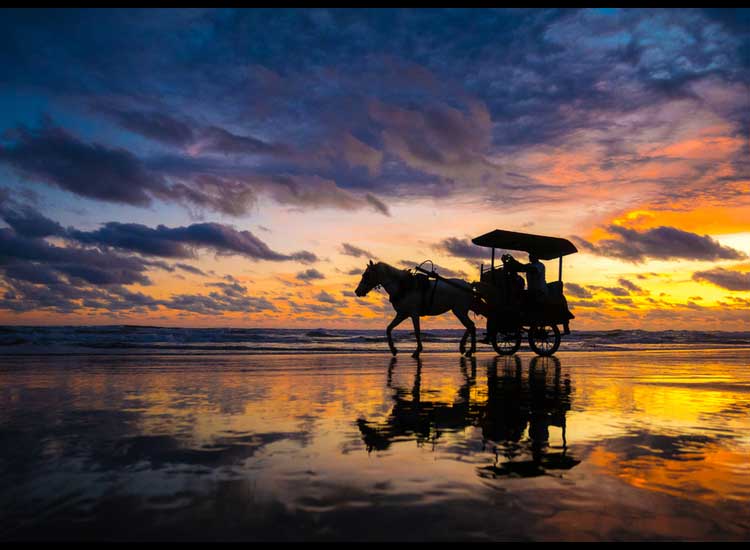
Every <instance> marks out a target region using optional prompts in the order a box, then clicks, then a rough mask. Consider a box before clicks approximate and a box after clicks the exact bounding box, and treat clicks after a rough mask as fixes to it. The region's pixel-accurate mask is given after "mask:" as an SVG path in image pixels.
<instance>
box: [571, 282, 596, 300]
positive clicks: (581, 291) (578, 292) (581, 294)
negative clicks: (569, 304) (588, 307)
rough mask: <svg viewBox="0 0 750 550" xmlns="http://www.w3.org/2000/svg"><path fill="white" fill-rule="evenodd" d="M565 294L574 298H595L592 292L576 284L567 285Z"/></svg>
mask: <svg viewBox="0 0 750 550" xmlns="http://www.w3.org/2000/svg"><path fill="white" fill-rule="evenodd" d="M565 294H566V295H568V296H573V297H575V298H591V297H593V294H592V293H591V291H590V290H588V289H586V287H583V286H581V285H578V284H576V283H565Z"/></svg>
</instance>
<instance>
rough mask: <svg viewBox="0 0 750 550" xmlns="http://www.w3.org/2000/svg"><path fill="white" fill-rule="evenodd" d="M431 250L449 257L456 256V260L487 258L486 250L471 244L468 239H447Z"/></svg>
mask: <svg viewBox="0 0 750 550" xmlns="http://www.w3.org/2000/svg"><path fill="white" fill-rule="evenodd" d="M432 248H434V249H435V250H439V251H441V252H447V253H448V254H450V255H451V256H456V257H458V258H464V259H469V260H474V259H477V258H481V259H486V258H487V249H486V248H484V247H481V246H477V245H475V244H472V242H471V241H470V240H469V239H459V238H456V237H449V238H447V239H443V240H442V241H440V242H439V243H436V244H434V245H433V246H432Z"/></svg>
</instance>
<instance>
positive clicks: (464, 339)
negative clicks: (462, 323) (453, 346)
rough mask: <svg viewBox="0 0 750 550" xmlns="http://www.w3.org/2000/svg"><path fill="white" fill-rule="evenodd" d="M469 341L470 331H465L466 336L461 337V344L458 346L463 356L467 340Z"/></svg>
mask: <svg viewBox="0 0 750 550" xmlns="http://www.w3.org/2000/svg"><path fill="white" fill-rule="evenodd" d="M468 339H469V329H468V328H467V329H466V330H465V331H464V335H463V336H461V343H459V344H458V351H459V352H460V353H461V355H463V354H464V353H465V352H466V340H468Z"/></svg>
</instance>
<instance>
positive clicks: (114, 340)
mask: <svg viewBox="0 0 750 550" xmlns="http://www.w3.org/2000/svg"><path fill="white" fill-rule="evenodd" d="M483 332H484V331H483V330H482V329H481V328H478V329H477V338H478V339H479V338H481V336H482V334H483ZM393 334H394V341H395V342H396V345H397V346H399V347H400V348H401V351H406V350H411V348H412V347H414V345H415V344H414V334H413V332H412V331H409V330H395V331H394V333H393ZM462 334H463V331H462V330H459V329H438V330H423V331H422V340H423V343H424V346H425V352H427V353H429V352H443V351H452V350H455V349H456V348H457V346H458V342H459V340H460V338H461V335H462ZM478 345H479V350H480V351H481V350H486V351H492V350H491V348H489V347H488V346H486V345H485V346H483V345H482V344H478ZM696 346H697V347H701V348H705V347H707V346H708V347H714V348H723V347H737V346H743V347H744V346H748V347H750V332H724V331H686V330H666V331H646V330H606V331H576V330H574V331H573V333H572V334H571V335H569V336H566V337H563V341H562V344H561V347H560V351H563V352H564V351H619V350H621V351H624V350H648V349H685V348H687V349H689V348H691V347H696ZM522 349H527V346H526V344H525V343H524V346H523V347H522ZM126 351H127V352H128V353H160V354H162V353H188V354H200V353H217V352H226V353H247V354H255V353H260V354H263V353H380V352H384V351H387V343H386V336H385V330H384V329H382V330H354V329H352V330H344V329H330V328H314V329H278V328H273V329H267V328H178V327H155V326H136V325H109V326H45V327H41V326H0V354H27V353H31V354H68V353H79V354H87V353H117V352H126Z"/></svg>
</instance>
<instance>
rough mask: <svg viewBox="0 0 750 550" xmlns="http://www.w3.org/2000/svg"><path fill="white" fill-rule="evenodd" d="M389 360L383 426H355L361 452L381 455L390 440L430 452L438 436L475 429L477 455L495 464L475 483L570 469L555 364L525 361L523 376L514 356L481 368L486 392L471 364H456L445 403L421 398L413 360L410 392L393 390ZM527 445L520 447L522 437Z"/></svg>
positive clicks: (562, 385)
mask: <svg viewBox="0 0 750 550" xmlns="http://www.w3.org/2000/svg"><path fill="white" fill-rule="evenodd" d="M396 365H397V363H396V360H395V359H393V360H392V361H391V363H390V365H389V368H388V378H387V383H386V386H387V387H389V388H391V389H392V390H393V395H392V399H393V408H392V409H391V412H390V414H389V415H388V418H387V419H386V420H385V421H384V422H368V421H367V419H365V418H359V419H357V425H358V427H359V430H360V432H361V433H362V440H363V441H364V443H365V445H366V447H367V450H368V452H369V451H373V450H377V451H382V450H385V449H388V448H389V447H390V446H391V443H392V442H393V441H395V440H403V439H404V438H409V437H412V438H414V439H415V440H416V442H417V443H418V444H420V445H421V444H424V443H431V444H433V445H435V444H436V443H437V440H438V439H439V437H440V436H441V434H443V433H444V432H458V431H461V430H463V429H464V428H466V427H469V426H474V427H479V428H481V433H482V443H483V449H487V448H490V449H492V451H493V452H494V455H495V460H494V463H493V464H492V465H490V466H485V467H482V468H480V469H479V475H480V476H482V477H489V478H491V477H496V476H502V475H515V476H519V477H533V476H537V475H542V474H544V473H545V472H547V471H551V470H568V469H570V468H572V467H574V466H575V465H576V464H578V463H579V462H580V461H578V460H575V459H574V458H572V457H571V456H569V454H568V448H567V442H566V438H565V427H566V426H565V414H566V412H567V411H568V410H570V394H571V380H570V377H569V376H566V377H565V379H564V380H563V379H562V378H561V364H560V360H559V359H558V358H557V357H549V358H541V357H533V358H532V359H531V360H530V362H529V365H528V370H527V371H526V373H525V374H524V369H523V368H522V360H521V358H520V357H519V356H517V355H516V356H513V357H495V358H493V359H490V360H488V361H484V365H485V368H486V378H485V380H486V389H485V391H484V392H472V389H473V388H474V387H475V386H476V384H477V376H476V374H477V360H476V358H474V357H472V358H471V359H466V358H461V359H460V365H459V370H460V372H461V376H462V379H463V383H462V384H461V385H460V387H459V388H458V390H457V391H456V395H455V398H454V399H453V401H452V402H450V403H448V402H440V401H434V400H430V399H429V398H428V399H424V398H423V397H422V388H421V381H422V368H423V365H422V361H421V360H418V362H417V367H416V370H415V372H414V380H413V383H412V386H411V388H404V387H400V386H394V384H393V371H394V369H395V368H396ZM550 427H557V428H560V429H561V435H562V442H563V443H562V447H561V449H560V450H559V451H552V452H550V449H549V429H550ZM527 428H528V438H525V439H524V440H523V441H522V439H523V438H524V436H525V435H526V432H527Z"/></svg>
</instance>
